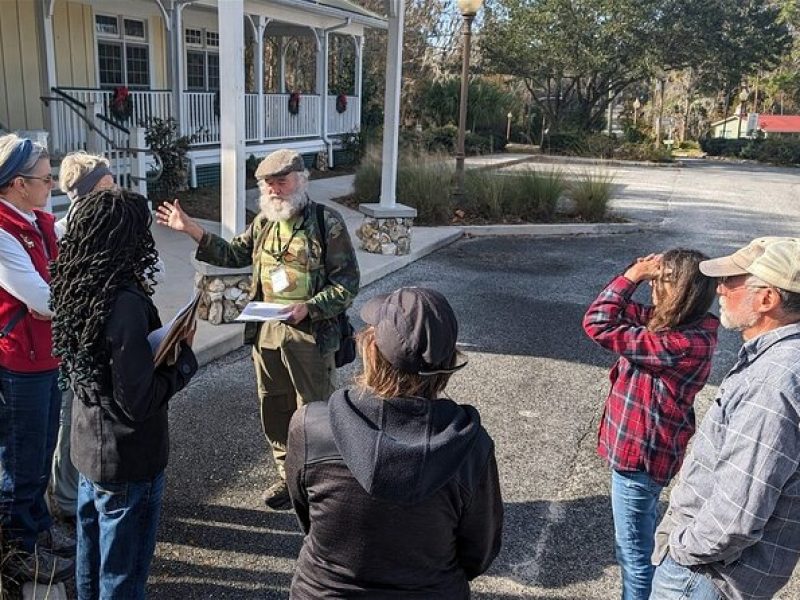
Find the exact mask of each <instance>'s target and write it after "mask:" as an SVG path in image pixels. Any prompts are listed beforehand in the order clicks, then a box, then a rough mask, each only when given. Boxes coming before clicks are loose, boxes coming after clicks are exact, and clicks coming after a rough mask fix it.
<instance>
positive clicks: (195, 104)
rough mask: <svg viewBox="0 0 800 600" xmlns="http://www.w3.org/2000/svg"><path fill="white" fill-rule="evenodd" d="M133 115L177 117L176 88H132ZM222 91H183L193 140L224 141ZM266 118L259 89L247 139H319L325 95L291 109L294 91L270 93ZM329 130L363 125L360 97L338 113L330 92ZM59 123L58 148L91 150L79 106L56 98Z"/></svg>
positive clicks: (137, 119) (252, 97)
mask: <svg viewBox="0 0 800 600" xmlns="http://www.w3.org/2000/svg"><path fill="white" fill-rule="evenodd" d="M62 89H63V90H64V91H65V92H67V93H68V94H69V95H70V96H71V97H73V98H75V99H76V100H78V101H80V102H83V103H84V104H90V103H94V104H95V107H96V110H97V112H99V113H100V114H102V115H104V116H107V117H108V116H110V114H109V113H110V111H109V102H110V100H111V96H112V94H113V92H112V91H110V90H92V89H80V88H62ZM131 97H132V99H133V114H132V116H131V118H130V119H128V120H127V121H126V122H124V123H121V125H123V126H125V127H132V126H135V125H140V124H144V123H146V122H147V120H148V119H149V118H151V117H158V118H161V119H168V118H169V117H171V116H172V110H171V108H172V107H171V92H169V91H166V90H160V91H133V90H132V91H131ZM216 97H217V94H216V92H183V93H182V94H181V107H182V111H183V121H184V122H183V124H182V127H181V133H182V134H183V135H190V136H194V140H193V142H192V145H195V146H197V145H213V144H219V141H220V127H219V118H218V117H217V116H216V111H215V107H214V103H215V100H216ZM263 98H264V116H263V119H264V122H263V123H260V122H259V110H258V109H259V106H258V101H259V96H258V94H245V98H244V102H245V141H247V142H250V143H253V142H255V143H259V142H266V141H273V140H281V139H292V138H313V137H319V136H321V135H322V126H321V121H320V118H321V114H320V113H321V105H320V102H321V98H320V96H318V95H315V94H303V95H301V96H300V107H299V111H298V114H296V115H293V114H291V113H290V112H289V108H288V104H289V94H264V96H263ZM326 101H327V102H328V133H330V134H340V133H348V132H350V131H354V130H357V129H358V126H359V114H360V110H359V106H358V104H359V102H360V99H359V98H358V97H357V96H348V97H347V110H345V112H343V113H338V112H336V96H327V97H326ZM55 111H56V122H55V125H54V129H55V130H56V131H57V132H58V134H57V135H56V136H51V137H53V138H54V139H57V140H58V146H59V147H58V148H53V151H54V152H55V153H58V154H66V153H68V152H74V151H76V150H86V149H87V148H86V146H87V140H86V127H85V125H84V124H83V123H82V122H81V120H80V117H78V116H77V115H76V114H75V112H74V111H72V110H70V109H69V107H68V106H67V105H66V104H65V103H64V102H56V105H55Z"/></svg>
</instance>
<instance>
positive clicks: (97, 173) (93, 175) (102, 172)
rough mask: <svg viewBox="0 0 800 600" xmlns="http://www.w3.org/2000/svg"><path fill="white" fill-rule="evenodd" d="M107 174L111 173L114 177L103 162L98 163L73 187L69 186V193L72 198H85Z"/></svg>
mask: <svg viewBox="0 0 800 600" xmlns="http://www.w3.org/2000/svg"><path fill="white" fill-rule="evenodd" d="M106 175H111V176H112V177H113V176H114V175H113V173H111V171H110V170H109V169H108V167H107V166H105V165H104V164H102V163H101V164H99V165H97V166H96V167H95V168H94V169H92V170H91V171H89V172H88V173H86V175H84V176H83V177H81V178H80V179H78V181H76V182H75V183H74V184H73V185H72V187H71V188H69V191H68V192H67V195H68V196H69V198H70V200H77V199H78V198H83V197H84V196H85V195H86V194H88V193H89V192H91V191H92V190H93V189H94V186H96V185H97V182H98V181H100V180H101V179H102V178H103V177H105V176H106Z"/></svg>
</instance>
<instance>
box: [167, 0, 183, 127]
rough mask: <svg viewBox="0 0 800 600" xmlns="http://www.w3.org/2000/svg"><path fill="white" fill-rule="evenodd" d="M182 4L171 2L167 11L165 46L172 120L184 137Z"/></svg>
mask: <svg viewBox="0 0 800 600" xmlns="http://www.w3.org/2000/svg"><path fill="white" fill-rule="evenodd" d="M184 6H185V4H184V3H183V2H173V3H172V5H171V6H170V8H169V10H168V11H167V13H168V15H169V20H168V21H166V24H167V42H168V44H167V46H168V52H169V66H170V84H171V88H172V118H173V119H175V122H176V123H177V124H178V131H179V132H180V133H181V135H186V119H185V117H184V114H183V113H184V111H183V81H184V79H185V77H184V75H185V66H184V58H183V9H184Z"/></svg>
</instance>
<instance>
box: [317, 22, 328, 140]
mask: <svg viewBox="0 0 800 600" xmlns="http://www.w3.org/2000/svg"><path fill="white" fill-rule="evenodd" d="M314 35H316V36H317V76H316V81H315V83H314V87H315V88H316V91H317V94H319V99H320V103H319V115H318V118H319V130H318V131H317V133H318V135H319V136H320V137H321V138H324V136H325V114H326V112H327V111H326V110H325V107H326V106H327V104H328V34H327V32H326V31H325V30H324V29H315V30H314Z"/></svg>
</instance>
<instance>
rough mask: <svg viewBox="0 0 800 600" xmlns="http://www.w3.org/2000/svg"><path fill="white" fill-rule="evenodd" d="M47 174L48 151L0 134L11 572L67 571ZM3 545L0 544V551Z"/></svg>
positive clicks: (4, 468)
mask: <svg viewBox="0 0 800 600" xmlns="http://www.w3.org/2000/svg"><path fill="white" fill-rule="evenodd" d="M52 187H53V177H52V175H51V174H50V157H49V156H48V154H47V150H46V149H45V148H44V147H43V146H41V145H39V144H36V143H34V142H32V141H31V140H29V139H25V138H20V137H18V136H16V135H14V134H9V135H4V136H2V137H0V399H1V400H2V401H0V473H2V477H0V529H2V532H3V538H4V539H3V541H4V543H5V544H6V545H7V546H10V545H13V546H15V547H16V548H17V550H19V552H12V553H10V562H11V564H10V565H9V566H8V570H7V571H6V572H7V573H8V574H10V575H11V576H12V577H16V578H18V579H19V580H31V579H34V578H35V579H37V580H39V581H40V582H47V581H49V580H50V579H51V577H52V579H53V580H55V581H58V580H60V579H63V578H65V577H68V576H69V574H70V572H71V571H72V568H73V563H72V561H71V560H69V559H67V558H61V557H59V556H57V555H56V552H60V551H62V550H63V551H64V552H69V550H72V551H73V552H74V546H72V548H71V549H70V548H62V547H58V545H57V544H56V543H55V542H54V539H53V534H52V532H51V525H52V520H51V518H50V514H49V512H48V510H47V505H46V504H45V499H44V498H45V492H46V489H47V482H48V479H49V477H50V463H51V460H52V457H53V448H54V446H55V443H56V435H57V433H58V417H59V409H60V407H61V392H60V391H59V389H58V359H57V358H55V357H54V356H53V345H52V329H51V324H50V319H51V318H52V316H53V313H52V312H51V311H50V308H49V302H50V287H49V281H50V273H49V270H48V266H49V263H50V262H51V261H52V260H55V258H56V255H57V253H58V248H57V245H56V235H55V230H54V223H53V216H52V215H51V214H49V213H48V212H46V211H44V210H43V209H44V207H45V206H46V204H47V199H48V197H49V196H50V190H51V189H52ZM0 551H2V549H0Z"/></svg>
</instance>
